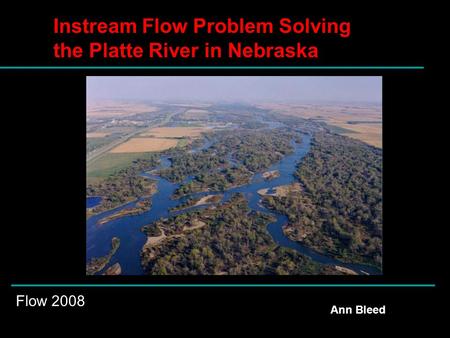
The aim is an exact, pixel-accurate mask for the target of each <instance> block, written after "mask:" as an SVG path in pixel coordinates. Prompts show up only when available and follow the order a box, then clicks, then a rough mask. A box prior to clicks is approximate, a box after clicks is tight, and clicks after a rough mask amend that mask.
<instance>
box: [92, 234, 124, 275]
mask: <svg viewBox="0 0 450 338" xmlns="http://www.w3.org/2000/svg"><path fill="white" fill-rule="evenodd" d="M119 247H120V238H118V237H113V238H112V239H111V250H110V251H109V252H108V254H107V255H105V256H102V257H94V258H92V259H91V261H90V262H89V263H87V264H86V275H95V274H96V273H98V272H100V271H102V270H103V269H104V268H105V266H106V265H107V264H108V263H109V261H110V260H111V258H112V256H114V254H115V253H116V251H117V249H119Z"/></svg>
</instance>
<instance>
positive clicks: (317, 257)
mask: <svg viewBox="0 0 450 338" xmlns="http://www.w3.org/2000/svg"><path fill="white" fill-rule="evenodd" d="M211 144H212V141H211V140H209V141H207V142H205V144H204V145H203V146H202V147H200V148H198V149H196V150H195V151H201V150H203V149H206V148H208V147H210V146H211ZM310 144H311V136H310V135H307V134H303V135H302V142H301V143H300V144H299V143H295V142H294V141H292V146H293V148H294V152H293V153H292V154H289V155H287V156H285V157H284V158H283V159H282V160H281V161H279V162H277V163H275V164H273V165H272V166H271V167H270V168H269V169H268V170H278V171H279V172H280V176H279V177H278V178H275V179H273V180H270V181H266V180H264V179H263V178H262V176H261V173H257V174H255V175H254V176H253V178H252V180H251V182H250V183H249V184H247V185H244V186H240V187H236V188H233V189H229V190H227V191H225V192H203V193H195V194H191V195H189V196H185V197H183V198H181V199H178V200H172V199H171V196H172V195H173V193H174V192H175V190H176V189H177V188H178V187H179V186H180V184H177V183H171V182H169V181H167V180H165V179H163V178H161V177H159V176H156V175H152V174H149V173H142V175H144V176H147V177H149V178H151V179H154V180H156V181H157V185H158V192H157V193H156V194H154V195H153V196H152V207H151V209H150V210H149V211H147V212H145V213H142V214H140V215H136V216H126V217H122V218H118V219H115V220H113V221H111V222H108V223H106V224H103V225H97V222H98V220H100V219H102V218H104V217H106V216H108V215H111V214H113V213H115V212H117V211H119V210H121V209H124V208H127V207H131V206H134V205H135V204H136V202H137V201H135V202H131V203H128V204H126V205H122V206H120V207H118V208H116V209H113V210H109V211H106V212H104V213H101V214H98V215H95V216H92V217H91V218H89V219H88V221H87V224H86V232H87V246H86V251H87V252H86V258H87V261H89V260H90V259H91V258H93V257H100V256H104V255H106V254H107V253H108V252H109V250H110V249H111V238H112V237H114V236H115V237H119V238H120V247H119V249H118V250H117V252H116V254H115V255H114V256H113V258H112V259H111V261H110V263H109V264H108V266H110V265H112V264H114V263H116V262H119V263H120V265H121V267H122V274H124V275H142V274H143V269H142V267H141V264H140V251H141V249H142V246H143V245H144V243H145V241H146V236H145V234H144V233H142V232H141V228H142V226H144V225H146V224H149V223H152V222H154V221H156V220H158V219H160V218H167V217H169V216H171V215H174V214H176V213H180V212H186V211H187V210H191V209H194V208H197V209H198V208H201V207H205V206H201V207H194V208H190V209H184V210H182V211H178V212H173V213H170V212H169V211H168V210H169V209H170V208H173V207H175V206H177V205H179V204H181V203H183V202H184V201H186V199H188V198H191V197H201V196H205V195H213V194H224V198H223V200H222V202H225V201H227V200H229V199H230V197H231V196H232V195H233V194H234V193H243V194H244V196H245V197H246V199H247V201H248V204H249V207H250V208H251V209H252V210H255V211H260V212H264V213H267V214H271V215H273V216H274V217H275V218H276V221H275V222H273V223H270V224H269V225H268V227H267V230H268V232H269V233H270V235H271V236H272V238H273V240H274V241H275V242H276V243H278V244H279V245H280V246H283V247H287V248H291V249H294V250H296V251H298V252H299V253H301V254H303V255H305V256H308V257H310V258H311V259H312V260H314V261H316V262H319V263H324V264H332V265H339V266H342V267H345V268H348V269H351V270H354V271H356V272H357V273H359V274H380V273H381V272H380V271H379V270H378V269H376V268H374V267H372V266H366V265H361V264H350V263H343V262H341V261H339V260H336V259H333V258H331V257H328V256H325V255H322V254H319V253H317V252H316V251H314V250H312V249H310V248H308V247H306V246H304V245H302V244H300V243H298V242H295V241H292V240H290V239H289V238H288V237H286V236H285V235H284V233H283V225H285V224H286V223H287V222H288V219H287V217H286V216H285V215H282V214H278V213H276V212H273V211H270V210H268V209H267V208H265V207H264V206H262V205H261V204H260V200H261V198H260V196H259V195H258V193H257V191H258V190H260V189H265V188H268V189H271V188H274V187H277V186H279V185H285V184H290V183H293V182H294V181H295V177H294V172H295V170H296V167H297V165H298V163H299V162H300V161H301V160H302V159H303V157H304V156H305V155H306V154H307V153H308V151H309V148H310ZM170 165H171V163H170V160H169V159H168V157H167V156H162V157H161V164H160V166H159V168H158V169H161V168H167V167H169V166H170ZM191 179H192V177H188V178H187V179H186V180H185V182H187V181H189V180H191ZM183 183H184V182H183ZM96 202H98V203H99V201H97V200H96Z"/></svg>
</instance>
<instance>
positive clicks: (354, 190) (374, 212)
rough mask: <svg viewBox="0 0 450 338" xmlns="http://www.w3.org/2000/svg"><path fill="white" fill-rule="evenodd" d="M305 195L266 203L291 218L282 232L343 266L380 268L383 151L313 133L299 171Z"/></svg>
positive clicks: (270, 197)
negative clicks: (365, 265)
mask: <svg viewBox="0 0 450 338" xmlns="http://www.w3.org/2000/svg"><path fill="white" fill-rule="evenodd" d="M296 175H297V177H298V179H299V180H300V182H301V185H302V188H303V191H302V192H301V193H300V194H298V193H296V194H289V195H288V196H286V197H274V196H269V197H265V198H264V203H265V205H266V206H268V207H269V208H272V209H275V210H277V211H279V212H281V213H284V214H286V215H287V216H288V218H289V224H288V225H287V226H286V227H285V229H284V230H285V233H286V234H287V235H288V236H289V237H290V238H291V239H294V240H297V241H301V242H303V243H305V244H306V245H308V246H310V247H313V248H315V249H316V250H318V251H321V252H324V253H326V254H329V255H331V256H334V257H336V258H340V259H342V260H344V261H352V262H363V263H369V264H372V265H376V266H378V267H380V266H381V257H382V176H381V175H382V152H381V150H380V149H378V148H374V147H371V146H368V145H366V144H364V143H362V142H360V141H356V140H353V139H351V138H348V137H343V136H338V135H335V134H331V133H317V134H315V136H314V139H313V141H312V146H311V150H310V152H309V153H308V154H307V155H306V157H305V158H304V160H303V161H302V164H301V165H300V166H299V168H298V169H297V172H296Z"/></svg>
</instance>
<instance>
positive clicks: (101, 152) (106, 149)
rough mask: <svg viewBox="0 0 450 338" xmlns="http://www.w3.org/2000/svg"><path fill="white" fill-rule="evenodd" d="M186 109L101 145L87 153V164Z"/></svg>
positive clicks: (166, 121)
mask: <svg viewBox="0 0 450 338" xmlns="http://www.w3.org/2000/svg"><path fill="white" fill-rule="evenodd" d="M184 111H185V110H183V111H177V112H174V113H170V114H167V116H166V117H165V118H164V120H162V121H161V122H159V123H156V124H154V125H151V126H149V127H148V128H146V129H144V130H142V129H138V130H136V131H134V132H132V133H130V134H127V135H123V136H122V137H121V138H119V139H118V140H116V141H114V142H111V143H109V144H107V145H106V146H104V147H101V148H99V149H96V150H94V151H92V152H91V153H89V154H87V155H86V165H88V164H89V162H92V161H93V160H95V159H98V158H100V157H101V156H103V155H104V154H106V153H107V152H109V151H110V150H112V149H113V148H115V147H117V146H118V145H119V144H121V143H124V142H126V141H128V140H129V139H130V138H132V137H134V136H136V135H138V134H141V133H143V132H145V131H147V130H148V129H151V128H157V127H161V126H163V125H165V124H166V123H168V122H170V121H171V120H172V118H173V117H174V116H175V115H178V114H181V113H184Z"/></svg>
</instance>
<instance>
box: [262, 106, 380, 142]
mask: <svg viewBox="0 0 450 338" xmlns="http://www.w3.org/2000/svg"><path fill="white" fill-rule="evenodd" d="M260 107H261V108H264V109H271V110H273V111H276V112H277V114H283V115H289V116H295V117H301V118H305V119H310V120H314V121H321V122H324V123H326V124H328V125H329V126H330V127H331V128H330V129H331V130H332V131H333V132H336V133H338V134H341V135H345V136H348V137H351V138H354V139H357V140H360V141H363V142H365V143H367V144H370V145H372V146H375V147H377V148H382V132H383V128H382V109H381V107H379V106H375V105H373V106H366V105H342V104H340V105H316V104H263V105H260Z"/></svg>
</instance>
